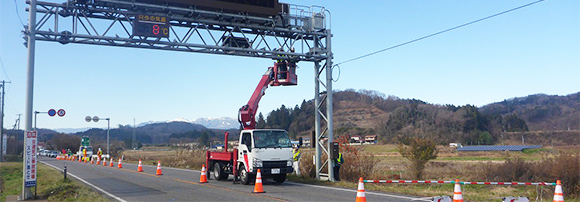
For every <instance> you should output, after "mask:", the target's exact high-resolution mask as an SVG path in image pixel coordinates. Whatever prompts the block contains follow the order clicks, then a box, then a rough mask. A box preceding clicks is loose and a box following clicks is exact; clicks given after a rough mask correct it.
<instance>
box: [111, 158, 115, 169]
mask: <svg viewBox="0 0 580 202" xmlns="http://www.w3.org/2000/svg"><path fill="white" fill-rule="evenodd" d="M110 159H111V167H115V166H113V158H110Z"/></svg>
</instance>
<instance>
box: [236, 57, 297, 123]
mask: <svg viewBox="0 0 580 202" xmlns="http://www.w3.org/2000/svg"><path fill="white" fill-rule="evenodd" d="M297 84H298V76H296V63H295V62H288V63H286V62H281V63H274V67H268V71H266V73H265V74H264V75H262V79H260V82H259V83H258V86H257V87H256V89H255V90H254V93H253V94H252V97H250V100H249V101H248V104H246V105H244V106H242V108H240V111H238V121H239V122H240V125H242V128H243V129H244V130H248V129H256V113H257V112H258V103H260V100H261V99H262V96H264V94H265V92H266V89H268V86H294V85H297Z"/></svg>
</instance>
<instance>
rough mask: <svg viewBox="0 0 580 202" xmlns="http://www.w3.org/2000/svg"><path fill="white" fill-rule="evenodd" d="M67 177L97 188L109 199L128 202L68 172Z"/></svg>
mask: <svg viewBox="0 0 580 202" xmlns="http://www.w3.org/2000/svg"><path fill="white" fill-rule="evenodd" d="M40 162H41V163H43V164H45V165H47V166H50V167H52V168H54V169H56V170H59V171H60V172H63V170H62V169H60V168H59V167H56V166H53V165H50V164H48V163H46V162H44V161H40ZM67 175H70V176H72V177H74V178H76V179H77V180H79V181H81V182H83V183H85V184H87V185H89V186H91V187H93V188H95V189H96V190H98V191H100V192H102V193H104V194H106V195H107V196H109V197H111V198H114V199H116V200H117V201H120V202H127V201H126V200H123V199H122V198H119V197H118V196H115V195H113V194H111V193H109V192H107V191H105V190H103V189H101V188H99V187H97V186H95V185H93V184H91V183H89V182H87V181H85V180H83V179H81V178H80V177H78V176H76V175H74V174H72V173H68V172H67Z"/></svg>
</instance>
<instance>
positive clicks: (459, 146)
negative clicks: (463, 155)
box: [449, 142, 463, 148]
mask: <svg viewBox="0 0 580 202" xmlns="http://www.w3.org/2000/svg"><path fill="white" fill-rule="evenodd" d="M449 147H457V148H461V147H463V146H462V145H461V143H455V142H452V143H449Z"/></svg>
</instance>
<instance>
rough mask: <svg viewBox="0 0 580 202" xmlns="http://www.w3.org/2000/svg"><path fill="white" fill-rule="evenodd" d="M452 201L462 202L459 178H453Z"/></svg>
mask: <svg viewBox="0 0 580 202" xmlns="http://www.w3.org/2000/svg"><path fill="white" fill-rule="evenodd" d="M453 202H463V194H462V193H461V185H459V179H456V180H455V188H453Z"/></svg>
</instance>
